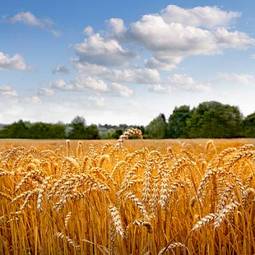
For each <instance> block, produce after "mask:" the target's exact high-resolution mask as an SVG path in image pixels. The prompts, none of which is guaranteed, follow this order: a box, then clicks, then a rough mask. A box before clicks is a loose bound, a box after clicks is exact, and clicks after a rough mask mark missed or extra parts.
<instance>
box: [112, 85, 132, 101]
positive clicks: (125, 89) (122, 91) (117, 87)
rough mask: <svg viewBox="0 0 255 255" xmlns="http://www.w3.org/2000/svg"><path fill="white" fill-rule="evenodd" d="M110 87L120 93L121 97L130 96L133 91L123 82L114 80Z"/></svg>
mask: <svg viewBox="0 0 255 255" xmlns="http://www.w3.org/2000/svg"><path fill="white" fill-rule="evenodd" d="M111 88H112V90H113V91H114V92H117V93H118V94H119V95H121V96H123V97H130V96H132V95H133V93H134V91H133V90H132V89H130V88H129V87H127V86H125V85H123V84H119V83H116V82H113V83H112V84H111Z"/></svg>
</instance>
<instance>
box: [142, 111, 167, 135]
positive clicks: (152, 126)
mask: <svg viewBox="0 0 255 255" xmlns="http://www.w3.org/2000/svg"><path fill="white" fill-rule="evenodd" d="M166 129H167V124H166V118H165V115H164V114H162V113H161V114H159V116H158V117H156V118H155V119H153V120H152V121H151V122H150V123H149V125H148V126H147V127H146V132H145V133H146V134H147V136H148V137H149V138H155V139H161V138H165V137H166Z"/></svg>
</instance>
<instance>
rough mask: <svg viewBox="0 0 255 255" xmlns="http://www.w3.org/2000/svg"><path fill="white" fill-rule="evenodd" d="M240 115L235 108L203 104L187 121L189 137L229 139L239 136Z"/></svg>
mask: <svg viewBox="0 0 255 255" xmlns="http://www.w3.org/2000/svg"><path fill="white" fill-rule="evenodd" d="M241 122H242V115H241V113H240V111H239V109H238V108H237V107H235V106H230V105H225V104H221V103H218V102H214V101H211V102H204V103H201V104H199V106H198V107H197V108H195V109H193V111H192V116H191V118H190V119H189V120H188V129H189V136H190V137H205V138H229V137H239V136H240V135H241Z"/></svg>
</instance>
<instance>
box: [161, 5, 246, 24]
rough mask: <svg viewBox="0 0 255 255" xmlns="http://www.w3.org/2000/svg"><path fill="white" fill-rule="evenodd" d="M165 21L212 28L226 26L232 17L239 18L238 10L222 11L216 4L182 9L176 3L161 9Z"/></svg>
mask: <svg viewBox="0 0 255 255" xmlns="http://www.w3.org/2000/svg"><path fill="white" fill-rule="evenodd" d="M161 16H162V17H163V19H164V20H165V21H166V22H167V23H173V22H174V23H181V24H183V25H188V26H196V27H206V28H214V27H218V26H228V25H229V24H230V23H231V22H232V20H233V19H236V18H239V17H240V16H241V14H240V13H239V12H232V11H223V10H221V9H220V8H218V7H217V6H205V7H200V6H198V7H195V8H192V9H184V8H181V7H179V6H176V5H168V6H167V7H166V8H165V9H163V10H162V11H161Z"/></svg>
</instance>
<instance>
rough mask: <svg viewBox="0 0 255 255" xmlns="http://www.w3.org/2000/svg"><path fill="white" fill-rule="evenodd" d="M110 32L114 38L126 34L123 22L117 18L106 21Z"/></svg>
mask: <svg viewBox="0 0 255 255" xmlns="http://www.w3.org/2000/svg"><path fill="white" fill-rule="evenodd" d="M107 23H108V26H109V28H110V31H111V32H112V34H113V35H115V36H121V35H122V34H124V33H125V32H126V28H125V25H124V21H123V20H122V19H119V18H111V19H109V20H108V21H107Z"/></svg>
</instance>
